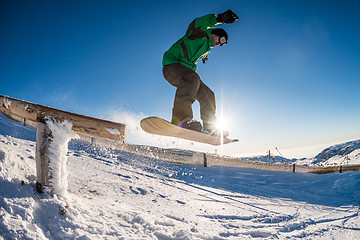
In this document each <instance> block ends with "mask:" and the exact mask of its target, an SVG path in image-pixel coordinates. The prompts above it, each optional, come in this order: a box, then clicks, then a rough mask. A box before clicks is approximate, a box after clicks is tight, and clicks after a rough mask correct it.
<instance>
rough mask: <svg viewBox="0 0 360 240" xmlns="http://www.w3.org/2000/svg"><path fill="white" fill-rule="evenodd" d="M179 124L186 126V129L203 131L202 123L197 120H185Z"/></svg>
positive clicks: (182, 126)
mask: <svg viewBox="0 0 360 240" xmlns="http://www.w3.org/2000/svg"><path fill="white" fill-rule="evenodd" d="M178 126H179V127H181V128H186V129H189V130H192V131H197V132H201V130H202V126H201V123H200V122H198V121H196V120H191V121H184V122H182V123H180V124H178Z"/></svg>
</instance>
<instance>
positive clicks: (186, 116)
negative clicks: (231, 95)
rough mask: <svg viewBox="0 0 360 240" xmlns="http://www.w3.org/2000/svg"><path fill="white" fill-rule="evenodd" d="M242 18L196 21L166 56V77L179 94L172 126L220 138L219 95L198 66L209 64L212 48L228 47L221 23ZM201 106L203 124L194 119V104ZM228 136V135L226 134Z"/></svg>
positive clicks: (207, 17)
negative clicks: (216, 98) (217, 110)
mask: <svg viewBox="0 0 360 240" xmlns="http://www.w3.org/2000/svg"><path fill="white" fill-rule="evenodd" d="M238 19H239V18H238V16H237V15H236V14H235V13H234V12H233V11H231V10H227V11H226V12H224V13H221V14H218V15H215V14H207V15H205V16H202V17H199V18H196V19H195V20H194V21H193V22H192V23H191V24H190V25H189V27H188V29H187V31H186V34H185V36H183V37H182V38H181V39H180V40H178V41H177V42H176V43H174V44H173V45H172V46H171V47H170V48H169V50H167V51H166V52H165V53H164V57H163V62H162V63H163V74H164V77H165V79H166V80H167V81H168V82H169V83H170V84H171V85H172V86H174V87H176V88H177V89H176V94H175V100H174V106H173V110H172V120H171V123H172V124H175V125H178V126H180V127H182V128H187V129H190V130H195V131H203V132H205V133H210V134H214V135H219V134H220V131H218V130H217V128H216V117H215V115H216V106H215V94H214V92H213V91H212V90H211V89H210V88H209V87H208V86H206V85H205V84H204V83H203V82H202V81H201V79H200V77H199V75H198V74H197V73H196V69H197V65H196V64H197V63H198V61H199V60H200V59H202V61H203V63H205V62H206V61H207V59H208V57H207V55H208V54H209V53H210V51H211V48H213V47H216V46H222V45H225V44H227V41H228V35H227V33H226V32H225V30H224V29H222V28H213V27H214V26H216V25H218V24H223V23H233V22H235V21H236V20H238ZM195 100H197V101H198V102H199V104H200V117H201V120H202V121H203V126H201V123H200V122H198V121H196V120H193V111H192V104H193V103H194V102H195ZM223 134H224V136H225V135H228V133H227V132H224V133H223Z"/></svg>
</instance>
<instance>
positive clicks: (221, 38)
mask: <svg viewBox="0 0 360 240" xmlns="http://www.w3.org/2000/svg"><path fill="white" fill-rule="evenodd" d="M219 43H220V46H222V45H226V44H227V40H226V38H225V37H220V38H219Z"/></svg>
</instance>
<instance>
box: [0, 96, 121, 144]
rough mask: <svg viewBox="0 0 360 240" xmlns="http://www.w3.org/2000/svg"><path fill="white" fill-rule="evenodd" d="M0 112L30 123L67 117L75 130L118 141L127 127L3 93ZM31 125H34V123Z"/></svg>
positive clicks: (0, 98) (0, 99)
mask: <svg viewBox="0 0 360 240" xmlns="http://www.w3.org/2000/svg"><path fill="white" fill-rule="evenodd" d="M0 112H2V113H3V114H4V115H6V116H8V117H9V118H11V119H14V120H16V121H26V122H29V123H30V124H31V123H36V122H44V118H45V117H52V118H53V119H55V120H57V121H63V120H65V119H67V120H68V121H70V122H72V124H73V127H72V128H73V130H74V131H75V132H78V133H83V134H88V135H91V136H94V137H101V138H106V139H112V140H115V141H120V142H125V141H126V138H127V133H128V131H127V127H126V125H125V124H123V123H117V122H111V121H107V120H102V119H97V118H93V117H88V116H84V115H79V114H76V113H71V112H66V111H63V110H59V109H55V108H51V107H46V106H42V105H39V104H35V103H30V102H26V101H23V100H19V99H15V98H11V97H7V96H3V95H0ZM31 125H35V127H36V124H31Z"/></svg>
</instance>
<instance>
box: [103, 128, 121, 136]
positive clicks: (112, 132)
mask: <svg viewBox="0 0 360 240" xmlns="http://www.w3.org/2000/svg"><path fill="white" fill-rule="evenodd" d="M106 130H107V131H108V132H109V133H111V134H114V135H120V132H119V130H118V129H117V128H106Z"/></svg>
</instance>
